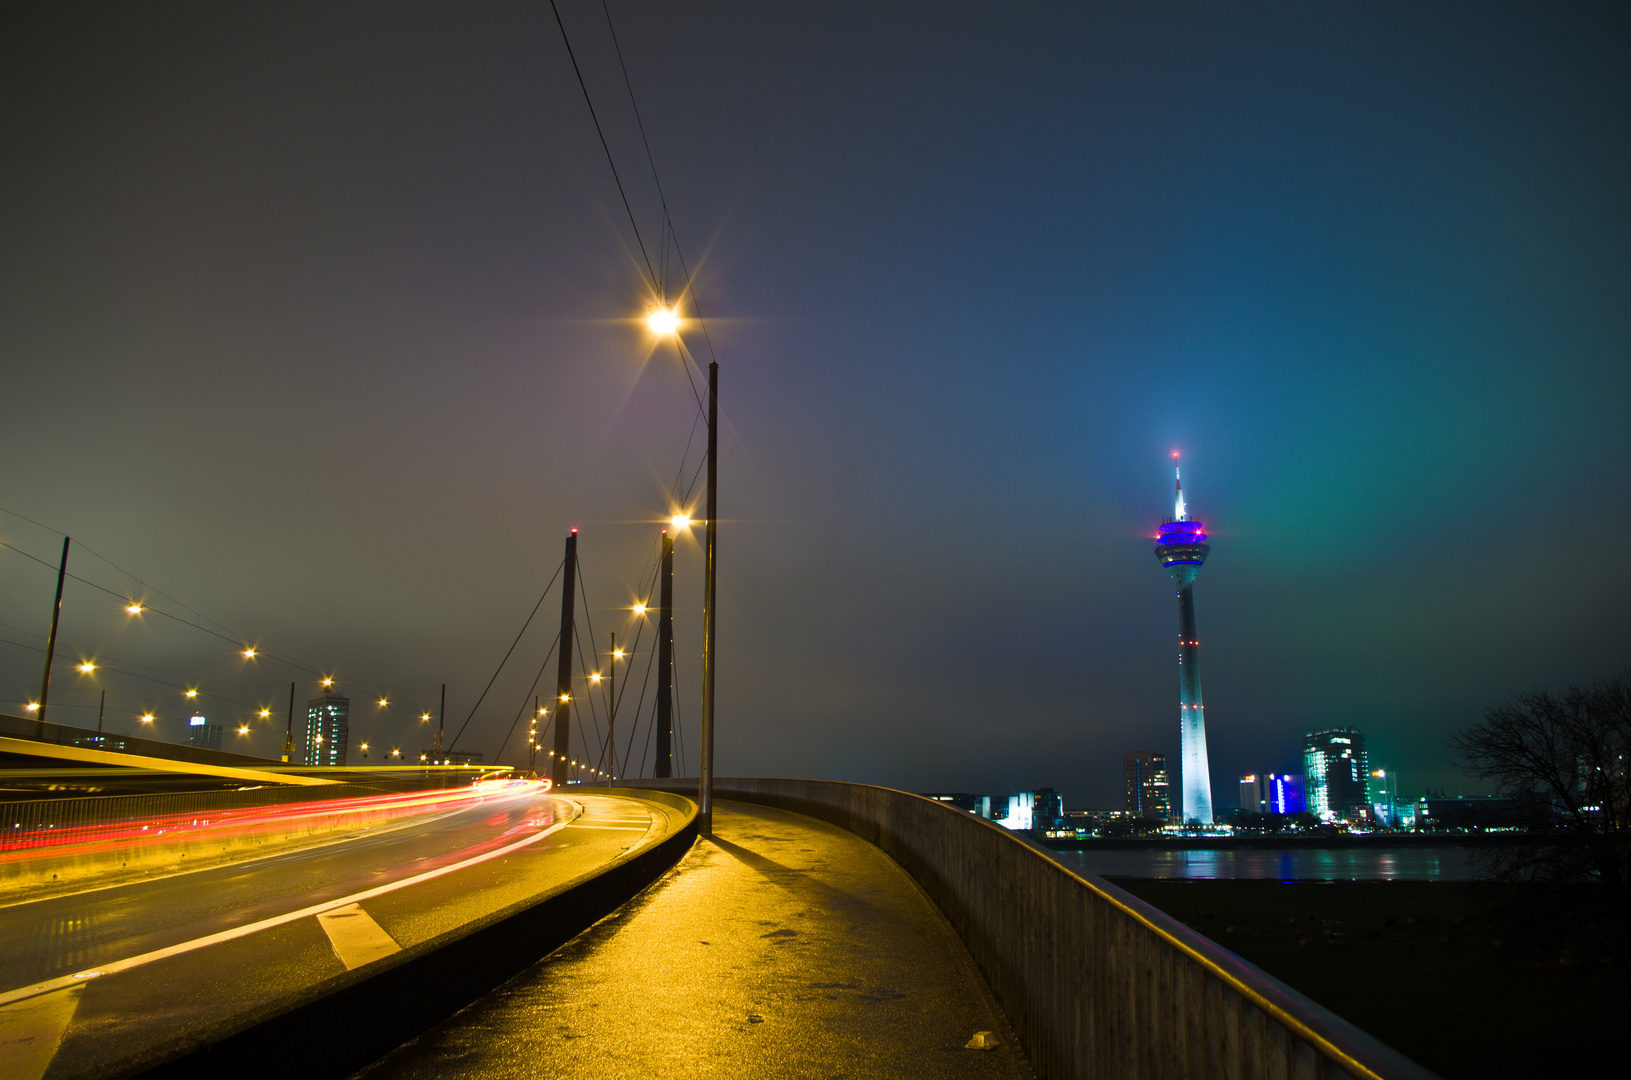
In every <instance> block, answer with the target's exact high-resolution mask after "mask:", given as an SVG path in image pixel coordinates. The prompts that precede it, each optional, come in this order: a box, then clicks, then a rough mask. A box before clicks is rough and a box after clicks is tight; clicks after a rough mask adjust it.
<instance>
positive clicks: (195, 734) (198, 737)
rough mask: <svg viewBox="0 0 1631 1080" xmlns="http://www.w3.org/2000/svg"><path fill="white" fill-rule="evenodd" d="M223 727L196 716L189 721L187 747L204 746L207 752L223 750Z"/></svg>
mask: <svg viewBox="0 0 1631 1080" xmlns="http://www.w3.org/2000/svg"><path fill="white" fill-rule="evenodd" d="M222 727H223V725H221V724H212V723H210V722H209V721H208V720H206V719H204V717H203V716H201V715H195V716H193V717H192V718H191V719H190V720H188V721H187V745H188V746H202V747H203V748H204V749H206V750H219V749H221V731H222Z"/></svg>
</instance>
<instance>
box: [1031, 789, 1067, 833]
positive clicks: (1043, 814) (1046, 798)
mask: <svg viewBox="0 0 1631 1080" xmlns="http://www.w3.org/2000/svg"><path fill="white" fill-rule="evenodd" d="M1064 827H1065V797H1064V795H1062V794H1060V793H1059V792H1057V791H1055V790H1053V789H1052V788H1051V787H1045V788H1038V789H1037V790H1035V791H1033V792H1031V828H1033V829H1035V830H1036V831H1037V832H1055V831H1057V830H1059V829H1063V828H1064Z"/></svg>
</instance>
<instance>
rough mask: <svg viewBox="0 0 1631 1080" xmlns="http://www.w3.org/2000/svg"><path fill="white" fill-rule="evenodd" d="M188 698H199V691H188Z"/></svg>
mask: <svg viewBox="0 0 1631 1080" xmlns="http://www.w3.org/2000/svg"><path fill="white" fill-rule="evenodd" d="M187 696H188V697H190V698H193V697H197V696H198V691H197V690H189V691H187Z"/></svg>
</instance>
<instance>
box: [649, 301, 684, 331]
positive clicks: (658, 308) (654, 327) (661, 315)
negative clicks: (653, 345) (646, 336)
mask: <svg viewBox="0 0 1631 1080" xmlns="http://www.w3.org/2000/svg"><path fill="white" fill-rule="evenodd" d="M646 326H648V327H649V328H650V329H651V332H652V333H653V334H656V335H657V336H658V337H673V336H674V335H675V334H676V333H678V332H679V329H680V317H679V316H678V315H677V314H675V312H674V309H673V308H671V307H664V306H663V305H662V304H652V305H651V306H650V307H648V308H647V309H646Z"/></svg>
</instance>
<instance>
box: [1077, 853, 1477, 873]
mask: <svg viewBox="0 0 1631 1080" xmlns="http://www.w3.org/2000/svg"><path fill="white" fill-rule="evenodd" d="M1053 854H1054V857H1055V858H1057V859H1058V860H1059V861H1060V862H1062V863H1064V864H1065V865H1066V866H1070V867H1079V868H1081V869H1083V870H1087V871H1089V872H1090V873H1094V874H1100V875H1103V876H1105V877H1136V878H1256V879H1260V880H1264V881H1471V880H1474V879H1476V878H1477V877H1478V872H1477V868H1476V867H1475V866H1474V865H1473V863H1472V860H1471V855H1472V851H1471V850H1470V849H1468V848H1461V847H1448V846H1446V847H1417V848H1371V847H1367V848H1222V849H1219V848H1202V849H1183V848H1172V849H1163V848H1145V849H1143V850H1133V851H1113V850H1092V849H1090V850H1087V851H1056V852H1054V853H1053Z"/></svg>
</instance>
